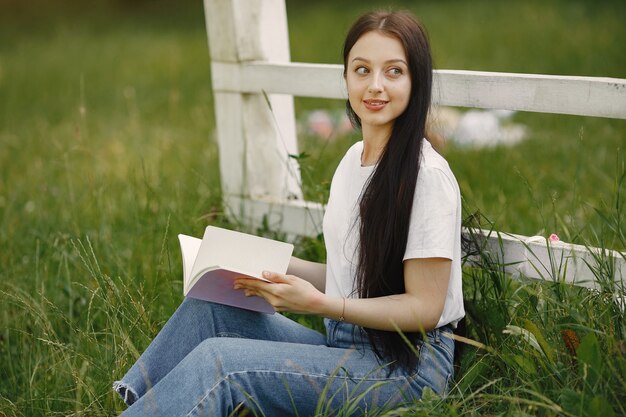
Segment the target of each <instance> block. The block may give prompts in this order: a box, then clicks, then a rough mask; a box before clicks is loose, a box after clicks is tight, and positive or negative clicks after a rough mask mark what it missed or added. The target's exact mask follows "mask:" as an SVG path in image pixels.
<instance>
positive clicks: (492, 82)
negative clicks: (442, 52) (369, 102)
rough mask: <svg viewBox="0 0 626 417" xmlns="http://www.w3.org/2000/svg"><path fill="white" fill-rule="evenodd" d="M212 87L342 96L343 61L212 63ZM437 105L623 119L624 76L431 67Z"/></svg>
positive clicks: (625, 115) (625, 109)
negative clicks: (336, 62)
mask: <svg viewBox="0 0 626 417" xmlns="http://www.w3.org/2000/svg"><path fill="white" fill-rule="evenodd" d="M211 68H212V76H213V89H214V90H215V91H220V92H238V93H251V94H255V93H256V94H259V93H268V94H270V93H276V94H289V95H293V96H300V97H320V98H331V99H345V98H346V97H347V96H346V89H345V86H344V82H343V73H342V71H343V67H342V66H341V65H330V64H304V63H297V62H296V63H271V62H254V61H252V62H244V63H224V62H215V61H214V62H213V63H212V67H211ZM434 74H435V78H434V82H433V86H434V87H433V101H434V102H435V103H436V104H438V105H444V106H460V107H475V108H488V109H506V110H518V111H529V112H541V113H557V114H571V115H578V116H595V117H608V118H615V119H626V79H620V78H607V77H574V76H557V75H536V74H512V73H499V72H482V71H460V70H436V71H435V72H434Z"/></svg>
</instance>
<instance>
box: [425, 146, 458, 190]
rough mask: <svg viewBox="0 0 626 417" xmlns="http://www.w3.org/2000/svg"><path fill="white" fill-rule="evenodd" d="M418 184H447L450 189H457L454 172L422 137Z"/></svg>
mask: <svg viewBox="0 0 626 417" xmlns="http://www.w3.org/2000/svg"><path fill="white" fill-rule="evenodd" d="M417 181H418V184H420V183H421V184H423V185H425V184H430V185H432V186H435V184H439V185H438V186H436V187H441V186H442V185H443V184H447V185H448V187H446V188H450V190H451V191H454V192H456V191H457V190H458V183H457V180H456V178H455V176H454V173H453V172H452V170H451V169H450V165H448V161H446V159H445V158H444V157H443V156H441V154H440V153H439V152H437V151H436V150H435V149H434V148H433V147H432V145H431V144H430V142H428V140H426V139H424V141H423V145H422V157H421V161H420V168H419V174H418V178H417Z"/></svg>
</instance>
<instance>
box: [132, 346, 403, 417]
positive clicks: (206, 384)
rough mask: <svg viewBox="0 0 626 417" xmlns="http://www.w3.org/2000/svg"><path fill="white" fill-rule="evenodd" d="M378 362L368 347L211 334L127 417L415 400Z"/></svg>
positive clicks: (310, 411) (310, 409) (276, 412)
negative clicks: (329, 345)
mask: <svg viewBox="0 0 626 417" xmlns="http://www.w3.org/2000/svg"><path fill="white" fill-rule="evenodd" d="M377 367H378V364H377V361H376V359H375V357H374V356H373V354H372V353H371V351H367V352H365V353H363V352H359V351H356V350H354V349H342V348H332V347H327V346H323V345H322V346H320V345H317V346H315V345H303V344H294V343H284V342H273V341H265V340H252V339H237V338H212V339H207V340H205V341H204V342H202V343H201V344H200V345H199V346H198V347H197V348H196V349H194V350H193V351H192V352H191V353H190V354H189V355H187V357H186V358H185V359H183V360H182V361H181V362H180V364H179V365H178V366H177V367H176V368H174V369H173V370H172V371H171V372H170V373H169V374H167V375H166V376H165V377H164V378H163V379H162V380H161V381H160V382H159V383H158V384H156V385H155V386H154V388H153V389H152V390H150V391H148V392H147V393H146V395H144V396H143V397H141V398H140V399H139V400H138V401H137V402H136V403H134V404H133V405H132V406H130V407H129V408H128V409H127V410H126V411H125V412H124V414H123V416H125V417H136V416H155V417H156V416H171V417H175V416H228V415H231V413H233V412H235V413H234V414H235V415H236V411H235V410H236V409H238V407H240V408H243V407H245V408H246V409H249V410H250V411H252V415H259V416H261V415H265V416H268V417H270V416H290V415H298V416H300V417H304V416H312V415H314V414H315V409H316V407H317V406H318V405H320V406H321V407H322V408H323V409H324V408H327V409H330V410H333V409H337V408H338V407H341V406H344V404H346V403H348V402H349V401H350V400H355V399H356V398H357V397H358V396H359V395H361V394H362V393H365V392H367V391H368V390H371V391H370V392H369V394H368V395H366V396H365V398H364V401H361V402H359V401H357V402H356V406H358V407H360V408H361V409H364V408H365V407H367V408H369V409H371V408H372V407H376V406H379V407H380V406H384V404H385V403H386V402H392V403H394V404H396V403H398V402H399V401H402V399H403V395H405V396H407V397H411V390H410V381H409V380H408V379H407V378H405V377H404V376H401V375H394V376H392V377H391V378H387V375H386V372H385V371H386V370H381V369H378V370H377V369H376V368H377ZM364 404H367V406H365V405H364ZM333 414H334V413H332V412H330V413H328V415H333ZM360 414H362V413H356V414H355V415H360Z"/></svg>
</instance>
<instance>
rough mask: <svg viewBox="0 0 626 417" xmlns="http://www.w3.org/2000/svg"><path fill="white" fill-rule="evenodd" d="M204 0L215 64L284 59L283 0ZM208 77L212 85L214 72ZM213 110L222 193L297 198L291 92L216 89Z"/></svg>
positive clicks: (286, 51)
mask: <svg viewBox="0 0 626 417" xmlns="http://www.w3.org/2000/svg"><path fill="white" fill-rule="evenodd" d="M204 5H205V17H206V25H207V33H208V36H209V52H210V55H211V61H212V62H213V63H214V65H215V64H218V63H222V64H228V65H231V66H232V65H234V66H237V65H240V64H241V63H242V62H243V61H246V60H259V59H260V60H271V61H277V62H280V61H289V59H290V56H289V42H288V33H287V15H286V10H285V4H284V2H283V1H282V0H205V1H204ZM212 76H213V83H214V85H215V84H217V83H218V80H219V78H220V74H219V71H218V72H214V73H213V74H212ZM235 95H236V96H237V97H234V96H235ZM224 100H225V101H224ZM215 115H216V124H217V131H216V133H217V140H218V145H219V148H220V174H221V177H222V191H223V193H224V195H238V196H247V197H252V198H257V197H271V198H280V199H287V198H302V191H301V188H300V171H299V166H298V164H297V161H295V160H294V159H292V158H290V157H289V154H297V153H298V147H297V139H296V125H295V115H294V109H293V97H291V96H285V95H276V94H268V95H265V94H263V93H262V92H260V91H257V92H253V93H252V94H250V93H249V92H243V91H219V90H215Z"/></svg>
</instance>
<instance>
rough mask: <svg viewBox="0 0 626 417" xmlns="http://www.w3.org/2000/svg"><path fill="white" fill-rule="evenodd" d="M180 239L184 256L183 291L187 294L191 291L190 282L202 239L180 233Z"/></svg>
mask: <svg viewBox="0 0 626 417" xmlns="http://www.w3.org/2000/svg"><path fill="white" fill-rule="evenodd" d="M178 241H179V242H180V251H181V252H182V256H183V291H184V294H187V292H188V291H189V283H190V282H191V271H192V269H193V265H194V263H195V262H196V257H197V256H198V251H199V250H200V244H201V243H202V239H198V238H197V237H191V236H187V235H178Z"/></svg>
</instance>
